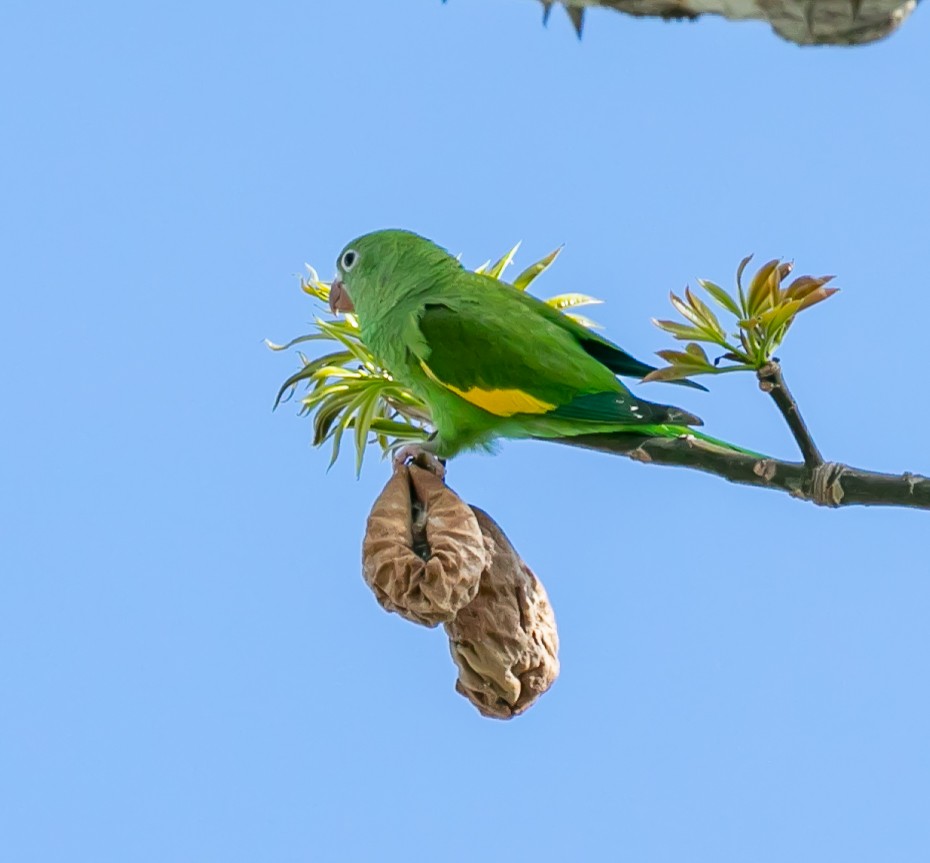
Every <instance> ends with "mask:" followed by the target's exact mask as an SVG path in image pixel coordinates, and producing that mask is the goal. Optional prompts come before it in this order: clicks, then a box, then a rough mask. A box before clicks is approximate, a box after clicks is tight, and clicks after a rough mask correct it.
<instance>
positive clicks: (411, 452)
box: [394, 444, 446, 480]
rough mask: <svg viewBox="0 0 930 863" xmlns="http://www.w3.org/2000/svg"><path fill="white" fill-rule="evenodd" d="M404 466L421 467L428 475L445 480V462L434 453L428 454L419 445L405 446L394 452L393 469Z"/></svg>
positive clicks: (424, 448) (426, 450)
mask: <svg viewBox="0 0 930 863" xmlns="http://www.w3.org/2000/svg"><path fill="white" fill-rule="evenodd" d="M405 464H415V465H417V466H418V467H422V468H424V469H426V470H428V471H430V473H434V474H435V475H436V476H437V477H439V479H441V480H444V479H445V478H446V462H445V459H441V458H440V457H439V456H438V455H436V454H435V453H434V452H430V451H429V450H428V449H427V448H426V447H424V446H421V445H420V444H406V445H405V446H402V447H400V449H398V450H395V452H394V467H395V468H398V467H400V466H401V465H405Z"/></svg>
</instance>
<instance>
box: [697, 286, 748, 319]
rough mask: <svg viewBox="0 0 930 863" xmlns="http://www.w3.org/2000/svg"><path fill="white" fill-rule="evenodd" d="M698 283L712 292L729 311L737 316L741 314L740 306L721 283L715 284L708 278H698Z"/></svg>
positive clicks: (708, 291)
mask: <svg viewBox="0 0 930 863" xmlns="http://www.w3.org/2000/svg"><path fill="white" fill-rule="evenodd" d="M697 283H698V284H699V285H700V286H701V287H702V288H703V289H704V290H705V291H707V293H708V294H710V295H711V296H712V297H713V298H714V299H715V300H716V301H717V303H718V304H719V305H720V306H722V307H723V308H725V309H726V310H727V311H728V312H730V313H731V314H733V315H735V316H736V317H739V316H740V310H739V306H738V305H737V304H736V300H734V299H733V298H732V297H731V296H730V295H729V294H728V293H727V292H726V291H725V290H724V289H723V288H721V287H720V286H719V285H716V284H714V283H713V282H710V281H708V280H707V279H698V280H697Z"/></svg>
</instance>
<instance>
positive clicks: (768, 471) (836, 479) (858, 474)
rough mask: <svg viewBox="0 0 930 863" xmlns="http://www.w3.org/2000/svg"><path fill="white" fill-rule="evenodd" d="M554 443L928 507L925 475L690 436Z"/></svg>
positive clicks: (740, 478) (837, 497)
mask: <svg viewBox="0 0 930 863" xmlns="http://www.w3.org/2000/svg"><path fill="white" fill-rule="evenodd" d="M559 443H564V444H569V445H570V446H578V447H583V448H585V449H594V450H600V451H601V452H609V453H613V454H615V455H625V456H627V457H628V458H631V459H633V460H634V461H640V462H645V463H649V464H664V465H674V466H677V467H687V468H692V469H693V470H700V471H703V472H704V473H711V474H714V475H715V476H719V477H722V478H723V479H726V480H729V481H730V482H735V483H740V484H742V485H752V486H756V487H758V488H768V489H774V490H776V491H784V492H787V493H788V494H790V495H791V496H792V497H796V498H800V499H801V500H809V501H811V502H813V503H816V504H819V505H820V506H830V507H838V506H854V505H859V506H906V507H912V508H915V509H930V477H926V476H921V475H919V474H912V473H905V474H900V475H894V474H887V473H876V472H875V471H867V470H861V469H859V468H854V467H850V466H848V465H842V464H836V463H832V462H826V463H824V462H821V464H820V465H818V466H816V467H815V468H814V469H813V470H810V469H808V467H807V466H806V465H804V464H800V463H798V462H789V461H779V460H777V459H770V458H761V459H760V458H758V457H757V456H753V455H746V454H744V453H739V452H733V451H731V450H726V449H723V448H722V447H717V446H714V445H713V444H709V443H706V442H704V441H702V440H699V439H697V438H692V437H685V436H682V437H679V438H656V437H641V436H639V435H632V434H617V435H581V436H579V437H571V438H559Z"/></svg>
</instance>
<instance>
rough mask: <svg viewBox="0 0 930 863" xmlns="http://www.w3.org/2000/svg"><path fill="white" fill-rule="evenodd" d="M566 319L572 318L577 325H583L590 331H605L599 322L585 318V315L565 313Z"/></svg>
mask: <svg viewBox="0 0 930 863" xmlns="http://www.w3.org/2000/svg"><path fill="white" fill-rule="evenodd" d="M564 314H565V317H566V318H571V319H572V320H573V321H574V322H575V323H576V324H581V326H583V327H585V328H586V329H589V330H602V329H604V328H603V327H602V326H601V325H600V324H599V323H598V322H597V321H592V320H591V318H588V317H585V316H584V315H579V314H576V313H574V312H565V313H564Z"/></svg>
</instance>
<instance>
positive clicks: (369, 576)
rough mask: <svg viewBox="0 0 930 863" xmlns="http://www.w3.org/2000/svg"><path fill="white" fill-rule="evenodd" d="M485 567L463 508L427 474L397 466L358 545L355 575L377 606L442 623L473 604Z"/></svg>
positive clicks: (473, 523)
mask: <svg viewBox="0 0 930 863" xmlns="http://www.w3.org/2000/svg"><path fill="white" fill-rule="evenodd" d="M488 561H489V555H488V550H487V548H486V546H485V542H484V537H483V536H482V533H481V529H480V528H479V527H478V522H477V520H476V518H475V515H474V513H473V512H472V511H471V508H470V507H469V506H468V505H467V504H466V503H464V502H463V501H462V500H461V499H460V498H459V497H458V495H456V494H455V492H453V491H452V490H451V489H450V488H448V487H447V486H446V485H445V484H444V483H443V482H442V480H440V479H439V478H438V477H436V476H435V475H434V474H432V473H430V472H429V471H427V470H424V469H423V468H419V467H415V466H413V465H411V466H410V467H409V468H408V467H406V466H401V467H398V468H397V470H395V471H394V475H393V476H392V477H391V479H390V480H388V483H387V485H386V486H385V487H384V490H383V491H382V492H381V494H380V495H379V496H378V499H377V500H376V501H375V505H374V506H373V507H372V510H371V515H369V517H368V526H367V529H366V531H365V540H364V542H363V544H362V575H363V576H364V578H365V581H366V582H367V583H368V586H369V587H370V588H371V589H372V590H373V591H374V594H375V597H376V598H377V600H378V602H379V603H380V604H381V605H382V606H383V607H384V608H385V609H386V610H387V611H394V612H397V614H399V615H401V617H405V618H406V619H407V620H410V621H413V622H414V623H420V624H423V625H424V626H436V625H437V624H439V623H445V622H446V621H450V620H452V619H453V618H454V617H455V614H456V612H457V611H458V610H459V609H460V608H462V607H463V606H465V605H467V604H468V603H469V602H471V601H472V599H474V598H475V594H476V593H477V592H478V580H479V579H480V577H481V573H482V571H483V570H484V569H485V567H486V566H487V565H488Z"/></svg>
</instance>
